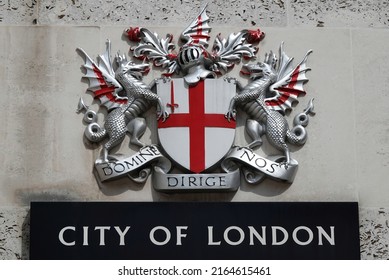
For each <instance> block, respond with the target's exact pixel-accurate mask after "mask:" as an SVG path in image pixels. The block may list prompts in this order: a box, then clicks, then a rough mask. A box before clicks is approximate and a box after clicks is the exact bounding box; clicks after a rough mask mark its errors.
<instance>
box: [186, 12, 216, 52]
mask: <svg viewBox="0 0 389 280" xmlns="http://www.w3.org/2000/svg"><path fill="white" fill-rule="evenodd" d="M206 8H207V5H205V6H204V8H202V9H201V11H200V13H199V15H198V16H197V17H196V18H195V19H194V20H193V21H192V22H191V23H190V24H189V26H188V27H187V28H185V30H184V31H183V32H182V33H181V40H182V41H183V42H184V43H185V44H186V45H188V44H197V45H202V46H204V47H205V48H206V47H207V46H208V40H209V38H210V36H209V33H210V32H211V27H210V26H209V25H208V22H209V17H208V15H207V11H206Z"/></svg>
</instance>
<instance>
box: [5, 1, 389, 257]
mask: <svg viewBox="0 0 389 280" xmlns="http://www.w3.org/2000/svg"><path fill="white" fill-rule="evenodd" d="M208 2H209V5H208V11H209V13H208V14H209V16H210V19H211V23H210V25H211V27H212V28H213V30H212V33H211V34H212V38H211V44H212V42H213V40H214V37H215V36H216V34H218V33H221V34H222V35H224V36H227V35H228V34H229V33H231V32H232V31H234V32H238V31H240V30H242V29H245V28H249V29H250V28H251V29H254V28H261V30H263V31H264V32H265V33H266V38H265V39H264V40H263V41H262V42H261V43H260V45H259V52H258V57H259V59H261V60H262V59H263V58H264V54H265V53H266V52H269V51H270V50H274V51H277V50H278V47H279V45H280V43H281V42H282V41H284V42H285V49H286V52H287V53H288V54H289V55H290V56H293V57H295V60H296V61H300V60H301V59H302V58H303V57H304V55H305V53H306V51H308V50H309V49H313V53H312V55H311V56H310V57H309V59H308V66H309V67H310V68H312V71H309V72H308V74H307V76H308V78H309V83H307V85H306V89H307V92H308V93H307V95H306V96H305V97H303V98H302V99H300V103H299V105H298V107H297V109H295V110H294V111H293V112H292V116H294V114H296V112H297V111H298V112H300V111H301V110H302V109H304V108H305V106H306V103H307V102H308V100H309V99H310V98H312V97H314V98H315V111H316V115H315V116H314V117H312V118H311V119H310V124H309V126H308V133H309V138H308V141H307V143H306V144H305V146H304V147H303V148H301V149H293V150H292V156H293V157H294V158H296V159H297V160H298V161H299V163H300V165H299V171H298V173H297V176H296V178H295V181H294V183H293V184H291V185H285V184H284V183H280V182H274V181H271V180H265V181H264V182H262V183H261V184H260V185H258V186H247V185H242V187H241V188H240V190H239V191H238V192H236V193H224V194H223V193H217V194H215V193H207V194H189V195H188V194H171V195H167V194H161V193H157V192H155V191H154V190H153V188H152V187H151V183H150V182H149V181H150V180H149V181H147V182H146V184H144V185H141V186H138V185H136V186H135V185H130V186H129V185H128V184H127V185H125V184H121V183H123V182H117V181H115V182H109V183H100V184H98V183H97V182H96V179H95V177H94V174H93V162H94V160H95V158H96V157H97V156H98V153H99V149H98V148H96V147H95V146H93V145H90V144H88V143H87V142H85V140H83V131H84V128H85V125H84V124H83V123H82V117H83V116H82V115H81V114H76V112H75V109H76V107H77V103H78V100H79V98H80V97H81V96H83V98H84V99H85V100H86V103H87V104H91V103H92V97H91V96H90V95H88V94H85V91H86V88H87V83H86V81H85V80H83V79H82V78H81V77H82V69H81V65H82V64H83V58H82V57H81V56H80V55H79V53H77V52H76V48H77V47H82V48H83V49H84V50H86V51H87V52H88V54H90V55H91V56H92V57H96V56H97V55H98V54H101V53H102V52H103V51H104V48H105V41H106V39H108V38H109V39H110V40H111V41H112V50H113V52H116V51H117V50H121V51H122V52H125V53H128V50H129V47H130V44H129V42H128V40H127V39H126V38H125V37H124V36H123V30H124V29H125V28H128V27H130V26H142V27H147V28H149V29H151V30H155V31H156V32H158V33H159V34H160V35H162V36H164V34H166V33H172V34H174V38H178V37H179V35H180V32H181V31H182V30H183V29H184V28H185V27H186V25H187V24H188V23H189V22H190V21H191V20H192V19H193V18H194V17H195V16H196V15H197V12H198V11H199V10H200V7H201V6H202V5H203V4H204V2H203V1H196V0H195V1H187V0H165V1H160V0H151V1H121V0H117V1H99V0H91V1H79V0H72V1H70V0H69V1H65V0H60V1H53V0H31V1H20V0H8V1H2V0H0V83H1V85H2V86H1V91H0V94H1V102H0V119H1V121H2V125H1V126H0V259H26V258H28V248H29V244H28V239H29V203H30V202H31V201H74V200H77V201H358V202H359V206H360V213H359V215H360V240H361V258H362V259H389V189H388V183H387V177H386V175H387V173H388V167H389V114H388V112H389V56H388V45H389V1H383V0H382V1H381V0H380V1H376V0H367V1H351V0H342V1H341V0H336V1H322V0H311V1H309V0H293V1H292V0H285V1H282V0H256V1H251V0H249V1H232V0H231V1H219V0H217V1H208ZM235 68H236V69H234V70H233V72H232V73H230V75H231V76H234V75H235V76H238V77H239V74H238V71H239V70H240V65H237V66H236V67H235ZM160 74H161V73H160V72H158V71H154V72H150V74H149V75H148V76H147V77H146V78H145V79H146V81H151V80H152V79H153V78H156V77H158V76H159V75H160ZM240 78H241V77H240ZM242 81H243V83H245V82H247V80H242ZM93 106H95V107H94V109H97V108H98V104H97V103H96V102H95V103H93ZM145 116H146V119H147V120H148V127H147V130H146V133H145V135H144V136H143V138H142V140H144V141H146V142H148V143H156V141H157V140H156V139H157V138H156V135H155V129H156V121H155V110H154V109H151V110H150V111H148V112H147V114H146V115H145ZM292 116H291V117H290V118H291V119H292ZM102 117H103V115H102V114H100V119H101V118H102ZM291 119H290V120H289V121H291ZM237 130H238V132H240V133H238V136H237V137H236V140H235V141H236V144H240V145H243V144H245V143H246V141H247V139H246V138H245V136H244V132H243V130H244V124H239V123H238V128H237ZM264 149H266V146H265V147H264ZM267 149H270V147H268V148H267ZM120 150H121V151H123V152H125V151H126V150H127V151H128V139H126V140H125V142H124V143H123V144H122V146H121V147H120Z"/></svg>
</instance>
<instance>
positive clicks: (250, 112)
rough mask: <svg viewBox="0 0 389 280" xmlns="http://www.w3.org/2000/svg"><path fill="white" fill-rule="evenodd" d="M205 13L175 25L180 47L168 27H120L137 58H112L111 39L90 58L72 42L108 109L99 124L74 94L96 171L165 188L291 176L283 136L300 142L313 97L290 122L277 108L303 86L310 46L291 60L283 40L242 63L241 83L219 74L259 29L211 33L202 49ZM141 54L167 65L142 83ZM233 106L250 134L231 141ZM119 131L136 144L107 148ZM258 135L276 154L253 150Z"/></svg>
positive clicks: (249, 48)
mask: <svg viewBox="0 0 389 280" xmlns="http://www.w3.org/2000/svg"><path fill="white" fill-rule="evenodd" d="M208 23H209V18H208V16H207V13H206V6H205V7H204V8H203V9H202V10H201V11H200V13H199V15H198V16H197V17H196V18H195V19H194V20H193V21H192V22H191V23H190V24H189V26H188V27H187V28H186V29H185V30H184V31H183V32H182V34H181V37H180V39H181V41H182V45H181V46H180V48H179V49H178V51H176V50H175V49H176V46H175V44H174V43H173V41H172V38H173V36H172V35H170V34H168V35H167V36H166V38H160V37H159V35H158V34H156V33H153V32H151V31H150V30H148V29H146V28H139V27H136V28H129V29H127V30H126V31H125V33H126V35H127V36H128V38H129V40H130V41H132V42H135V44H136V46H134V47H132V48H131V49H130V53H132V57H134V58H141V59H143V62H142V63H136V62H134V61H133V60H128V59H127V57H126V56H125V55H120V54H117V55H116V56H115V58H114V59H113V60H112V57H111V44H110V42H109V41H108V42H107V46H106V51H105V52H104V54H102V55H100V56H99V57H98V59H97V60H96V61H95V60H93V59H92V58H91V57H89V56H88V54H87V53H86V52H85V51H84V50H83V49H80V48H79V49H78V51H79V52H80V53H81V54H82V55H83V56H84V57H85V64H84V65H83V66H84V68H85V71H86V72H85V76H84V77H86V78H87V79H88V80H89V88H88V90H89V91H90V92H92V94H93V95H94V97H95V98H97V99H98V100H99V101H100V105H101V106H103V107H105V108H106V109H107V115H106V118H105V120H104V124H103V125H102V126H101V125H99V124H98V120H97V114H96V112H94V111H92V110H91V109H89V106H87V105H86V104H85V102H84V101H83V99H82V98H81V99H80V101H79V104H78V110H77V111H78V112H79V113H80V112H84V121H85V123H86V124H87V127H86V129H85V133H84V135H85V137H86V138H87V139H88V141H91V142H96V143H102V149H101V153H100V156H99V158H98V159H96V162H95V169H96V171H97V174H98V179H99V180H101V181H105V180H113V179H116V178H119V177H123V176H128V177H129V178H130V179H131V180H133V181H135V182H140V183H142V182H145V181H146V180H147V179H148V177H149V175H151V176H152V184H153V187H154V188H155V189H156V190H158V191H163V192H169V191H219V190H224V191H236V190H237V189H238V188H239V186H240V185H241V183H242V182H241V181H242V180H245V181H246V182H247V183H250V184H258V183H259V182H261V181H262V180H263V179H264V178H266V177H270V178H273V179H276V180H282V181H286V182H290V183H291V182H293V179H294V176H295V174H296V172H297V167H298V163H297V161H296V160H295V159H293V158H292V157H291V153H290V150H289V146H288V144H293V145H303V144H304V143H305V141H306V139H307V133H306V129H305V127H306V126H307V125H308V121H309V116H310V115H314V111H313V99H311V100H310V102H309V104H308V106H307V107H306V109H305V110H303V112H302V113H300V114H298V115H297V116H296V117H295V118H294V121H293V127H292V128H289V125H288V122H287V120H286V118H285V116H286V115H285V113H286V111H287V110H291V109H292V108H293V107H292V104H293V103H295V102H297V101H298V97H300V96H302V95H305V94H306V92H305V90H304V84H305V83H306V82H307V81H308V79H307V78H306V72H307V71H308V70H310V69H309V68H307V66H306V62H307V59H308V56H309V54H310V53H311V51H308V52H307V54H306V55H305V57H304V58H303V60H302V61H301V62H300V63H298V64H297V65H296V66H293V63H292V62H293V61H292V60H293V59H292V58H289V57H288V56H287V55H286V53H285V51H284V47H283V44H281V46H280V50H279V55H278V57H277V56H276V55H275V54H274V53H273V52H270V53H269V54H266V56H265V59H264V61H263V62H257V63H255V62H251V63H250V62H249V63H247V64H244V65H243V67H242V70H241V73H242V74H246V75H248V76H249V79H250V81H249V82H248V84H247V85H245V86H243V85H242V84H241V83H240V82H239V81H238V80H237V79H236V78H233V77H229V76H227V75H226V74H227V73H228V72H229V70H230V68H232V67H233V66H234V65H235V64H236V63H237V62H241V61H242V60H243V59H247V60H254V59H256V52H257V49H256V48H255V47H254V46H253V45H254V44H257V43H259V42H260V41H261V40H262V39H263V38H264V35H265V34H264V33H263V32H261V31H260V30H259V29H258V30H242V31H240V32H238V33H232V34H230V35H229V36H228V37H227V39H223V38H222V37H221V35H220V34H219V35H218V36H217V37H216V39H215V42H214V45H213V47H212V50H211V51H208V41H209V39H210V31H211V28H210V26H209V24H208ZM149 61H151V62H153V64H154V65H155V66H157V67H161V68H163V69H165V72H164V73H162V76H161V78H159V79H156V80H154V81H153V82H152V83H151V84H149V85H146V84H145V83H143V82H142V76H143V75H144V74H147V73H148V71H149V64H148V62H149ZM155 106H156V108H157V112H158V113H157V120H158V128H157V134H158V143H155V144H149V145H146V144H144V143H143V142H142V141H141V137H142V135H143V133H144V132H145V129H146V121H145V119H144V118H143V117H142V115H143V114H144V113H146V112H147V111H148V110H149V109H150V108H151V107H155ZM238 108H239V110H237V109H238ZM241 112H244V113H245V114H243V115H246V116H247V120H246V124H245V130H246V132H247V134H248V136H249V137H250V138H251V142H250V143H249V144H248V145H247V146H244V147H240V146H235V145H234V139H235V128H236V119H237V118H239V117H241V116H240V113H241ZM127 134H129V135H130V143H131V144H134V145H136V146H138V147H139V150H138V152H136V153H135V154H132V155H131V154H130V153H129V154H128V155H119V154H114V153H113V152H112V149H113V148H114V147H116V146H118V145H119V144H120V143H121V142H122V141H123V140H124V138H125V136H126V135H127ZM263 136H266V139H267V141H268V142H269V143H270V144H271V145H272V146H273V147H275V148H276V149H278V150H279V151H280V152H281V154H279V155H275V156H268V157H267V158H265V157H262V156H260V155H258V154H257V153H255V152H254V149H258V148H259V147H260V146H261V145H262V143H263V139H262V138H263ZM241 177H243V179H242V178H241Z"/></svg>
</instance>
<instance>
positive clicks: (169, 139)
mask: <svg viewBox="0 0 389 280" xmlns="http://www.w3.org/2000/svg"><path fill="white" fill-rule="evenodd" d="M157 93H158V95H159V96H160V97H161V99H162V103H163V104H165V105H166V106H167V109H168V111H170V116H169V118H168V119H167V120H166V121H165V122H162V121H161V120H160V121H159V122H158V139H159V143H160V145H161V146H162V148H163V150H164V151H165V152H166V154H168V156H169V158H170V159H171V160H172V161H174V162H175V163H176V164H177V165H179V166H181V167H183V168H185V169H186V170H188V171H190V172H193V173H201V172H203V171H205V170H208V169H211V168H213V167H215V165H216V164H217V163H218V162H220V160H221V159H222V158H223V157H224V156H225V155H226V154H227V153H228V151H229V150H230V148H231V146H232V145H233V143H234V140H235V128H236V122H235V121H234V120H231V121H230V122H229V121H228V120H227V119H226V118H225V117H224V114H225V113H226V111H227V109H228V106H229V103H230V100H231V98H233V97H234V96H235V95H236V85H235V84H234V83H230V82H228V81H227V80H224V79H205V80H200V81H199V82H198V83H196V84H195V85H189V84H187V83H186V82H185V80H184V79H183V78H173V79H169V80H168V81H163V82H159V83H157Z"/></svg>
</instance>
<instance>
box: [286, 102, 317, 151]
mask: <svg viewBox="0 0 389 280" xmlns="http://www.w3.org/2000/svg"><path fill="white" fill-rule="evenodd" d="M313 109H314V106H313V99H311V100H310V101H309V103H308V106H307V108H305V110H304V111H303V112H302V113H300V114H298V115H297V116H295V117H294V120H293V124H294V127H293V128H292V129H291V130H288V131H287V133H286V137H287V139H288V142H289V143H291V144H294V145H303V144H304V143H305V142H306V141H307V137H308V134H307V131H306V129H305V127H306V126H307V125H308V122H309V117H308V116H309V115H314V114H315V112H314V111H313Z"/></svg>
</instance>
